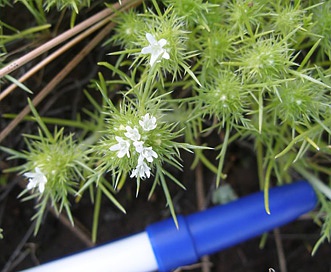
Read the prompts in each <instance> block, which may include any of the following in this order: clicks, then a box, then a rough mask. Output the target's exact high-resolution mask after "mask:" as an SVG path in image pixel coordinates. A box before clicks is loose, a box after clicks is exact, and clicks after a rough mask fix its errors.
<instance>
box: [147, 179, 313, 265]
mask: <svg viewBox="0 0 331 272" xmlns="http://www.w3.org/2000/svg"><path fill="white" fill-rule="evenodd" d="M316 203H317V197H316V194H315V192H314V190H313V188H312V186H311V185H310V184H309V183H307V182H305V181H300V182H295V183H293V184H290V185H284V186H279V187H275V188H272V189H270V190H269V207H270V214H268V213H267V212H266V210H265V205H264V194H263V192H258V193H255V194H252V195H249V196H246V197H243V198H240V199H239V200H237V201H233V202H230V203H228V204H226V205H220V206H215V207H213V208H210V209H208V210H205V211H201V212H198V213H195V214H192V215H188V216H186V217H184V216H178V225H179V228H178V229H177V228H176V227H175V224H174V222H173V220H172V219H169V220H165V221H161V222H158V223H155V224H152V225H150V226H149V227H148V228H147V229H146V231H147V233H148V235H149V239H150V241H151V244H152V248H153V250H154V254H155V257H156V260H157V263H158V267H159V270H160V271H169V270H171V269H174V268H176V267H178V266H182V265H187V264H191V263H194V262H196V261H197V260H198V259H199V258H200V257H202V256H204V255H208V254H212V253H215V252H217V251H220V250H222V249H225V248H228V247H231V246H233V245H236V244H238V243H240V242H243V241H245V240H248V239H249V238H253V237H256V236H258V235H260V234H263V233H264V232H267V231H269V230H272V229H273V228H276V227H279V226H282V225H284V224H286V223H288V222H291V221H292V220H294V219H296V218H298V217H299V216H300V215H302V214H304V213H307V212H309V211H311V210H312V209H313V208H314V207H315V206H316Z"/></svg>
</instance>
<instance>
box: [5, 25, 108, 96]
mask: <svg viewBox="0 0 331 272" xmlns="http://www.w3.org/2000/svg"><path fill="white" fill-rule="evenodd" d="M108 21H109V19H104V20H102V21H101V22H99V23H97V24H95V25H94V26H92V27H90V28H89V29H87V30H86V31H84V32H83V33H82V34H80V35H78V36H77V37H76V38H74V39H73V40H71V41H70V42H68V43H66V44H65V45H64V46H62V47H61V48H59V49H58V50H56V51H55V52H54V53H52V54H51V55H49V56H48V57H47V58H45V59H43V60H42V61H41V62H40V63H38V64H37V65H36V66H34V67H33V68H32V69H30V70H29V71H28V72H27V73H25V74H24V75H23V76H22V77H20V78H19V79H18V81H19V82H24V81H25V80H27V79H28V78H29V77H31V76H32V75H33V74H35V73H36V72H38V71H39V70H40V69H42V68H43V67H45V66H46V65H47V64H49V63H50V62H51V61H53V60H54V59H56V58H57V57H58V56H60V55H61V54H63V53H64V52H66V51H67V50H69V49H70V48H71V47H73V46H74V45H76V44H77V43H79V42H80V41H81V40H83V39H84V38H86V37H88V36H89V35H91V34H92V33H93V32H95V31H96V30H98V29H99V28H101V27H102V26H104V25H105V24H106V23H107V22H108ZM16 88H17V85H16V84H15V83H13V84H11V85H10V86H9V87H8V88H6V89H5V90H4V91H3V92H2V93H1V94H0V101H1V100H2V99H4V98H5V97H6V96H7V95H8V94H10V93H11V92H12V91H13V90H15V89H16Z"/></svg>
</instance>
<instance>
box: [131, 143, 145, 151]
mask: <svg viewBox="0 0 331 272" xmlns="http://www.w3.org/2000/svg"><path fill="white" fill-rule="evenodd" d="M133 145H134V146H135V148H136V151H137V152H138V153H141V151H142V150H143V148H144V141H136V142H133Z"/></svg>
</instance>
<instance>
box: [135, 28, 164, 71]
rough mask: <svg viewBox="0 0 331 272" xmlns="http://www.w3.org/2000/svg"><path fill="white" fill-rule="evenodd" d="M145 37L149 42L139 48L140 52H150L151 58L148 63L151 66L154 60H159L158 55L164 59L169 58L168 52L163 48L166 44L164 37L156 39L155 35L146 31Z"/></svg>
mask: <svg viewBox="0 0 331 272" xmlns="http://www.w3.org/2000/svg"><path fill="white" fill-rule="evenodd" d="M146 39H147V40H148V42H149V46H146V47H144V48H143V49H142V50H141V53H142V54H151V59H150V61H149V64H150V65H151V66H153V65H154V63H155V62H160V60H158V58H159V57H160V56H161V57H162V58H164V59H169V58H170V56H169V54H168V52H167V51H166V50H165V49H164V48H163V46H165V45H166V44H167V40H166V39H161V40H159V41H157V40H156V39H155V37H154V36H153V35H152V34H150V33H146Z"/></svg>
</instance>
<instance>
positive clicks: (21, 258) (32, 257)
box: [0, 8, 331, 272]
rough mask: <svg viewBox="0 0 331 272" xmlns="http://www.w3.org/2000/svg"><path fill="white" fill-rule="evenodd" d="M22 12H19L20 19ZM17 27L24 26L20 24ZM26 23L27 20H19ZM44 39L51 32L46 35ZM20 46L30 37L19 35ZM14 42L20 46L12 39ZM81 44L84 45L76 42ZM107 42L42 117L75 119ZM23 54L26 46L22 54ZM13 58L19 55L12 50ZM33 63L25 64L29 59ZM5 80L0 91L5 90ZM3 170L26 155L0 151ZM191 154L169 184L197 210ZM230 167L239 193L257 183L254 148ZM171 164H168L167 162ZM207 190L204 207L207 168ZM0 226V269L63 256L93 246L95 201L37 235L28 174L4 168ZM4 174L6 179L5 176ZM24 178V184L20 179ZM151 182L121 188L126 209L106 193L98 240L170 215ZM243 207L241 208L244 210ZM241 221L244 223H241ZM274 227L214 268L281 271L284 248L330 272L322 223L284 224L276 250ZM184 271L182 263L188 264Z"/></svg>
mask: <svg viewBox="0 0 331 272" xmlns="http://www.w3.org/2000/svg"><path fill="white" fill-rule="evenodd" d="M3 14H6V18H5V19H8V20H4V21H5V22H7V23H13V19H11V20H10V18H17V16H18V14H20V21H21V22H20V24H25V25H29V22H30V21H29V20H31V18H30V17H29V15H28V14H25V15H24V14H22V13H21V10H20V9H18V8H15V9H10V8H8V9H6V13H3ZM21 18H22V19H21ZM17 27H19V28H20V26H17ZM21 28H24V27H21ZM46 39H47V37H46ZM21 43H22V44H21V45H25V44H27V41H21ZM11 47H12V48H17V47H19V45H18V44H12V45H11ZM78 49H79V48H78ZM78 49H77V51H78ZM107 50H108V49H107V48H104V47H101V46H100V47H98V48H97V49H96V50H94V51H93V52H92V54H90V55H89V57H88V58H86V59H85V60H84V61H83V62H82V63H81V64H80V65H79V67H78V68H76V69H75V70H74V71H73V72H72V73H71V74H70V76H69V77H67V78H66V79H65V80H64V81H63V82H62V83H61V84H60V86H58V87H57V88H56V89H55V90H53V92H52V94H51V95H50V96H48V97H47V98H46V100H45V101H44V102H43V103H42V104H41V105H40V106H38V111H39V112H40V114H41V115H42V116H52V117H60V118H72V117H73V116H75V115H76V114H77V113H78V112H80V109H81V108H82V107H83V106H85V107H88V105H87V104H86V102H87V101H86V99H85V98H84V95H83V94H82V90H83V88H87V84H88V81H89V79H91V78H93V77H96V73H97V72H98V71H99V68H98V67H97V66H96V65H95V63H97V61H98V60H100V59H101V58H102V59H103V60H108V61H109V59H107V58H108V57H107V56H105V54H106V53H107ZM22 53H24V50H23V49H22V51H21V52H20V54H22ZM75 53H76V52H73V51H71V52H69V53H68V54H66V55H65V56H64V57H61V58H59V59H58V60H56V61H55V62H53V63H52V64H51V65H49V66H48V67H47V68H46V69H45V70H43V71H42V72H41V73H39V74H37V75H36V76H35V77H34V78H33V79H30V80H29V82H28V85H29V87H30V88H31V89H33V90H36V92H38V90H40V89H41V88H42V87H43V86H44V85H45V84H46V83H47V82H48V81H49V79H51V78H52V76H54V74H55V73H56V72H57V71H58V70H59V69H60V68H59V67H63V65H64V64H65V63H66V60H67V59H70V58H72V55H74V54H75ZM14 57H16V56H14ZM31 65H34V64H33V63H32V64H28V65H27V67H28V66H31ZM25 69H27V68H26V67H25V68H24V69H21V70H19V71H17V72H15V73H14V74H13V76H16V77H17V76H20V75H21V74H22V73H23V72H24V70H25ZM4 88H5V86H2V87H1V89H0V90H3V89H4ZM26 98H27V94H26V93H24V92H23V91H20V90H15V91H14V92H13V93H12V94H11V95H10V96H8V97H7V98H5V99H4V100H3V101H1V102H0V103H1V106H0V111H1V114H2V113H18V112H19V111H20V110H21V109H22V107H24V106H25V105H26ZM9 122H10V120H9V119H4V118H2V117H1V119H0V126H1V130H2V129H4V128H5V127H6V125H8V123H9ZM36 128H37V126H36V124H35V123H33V122H23V123H21V124H20V125H19V126H18V127H17V128H16V129H15V130H14V131H13V132H12V133H11V134H10V135H9V136H8V137H7V138H6V139H5V140H4V141H3V142H2V143H1V145H2V146H6V147H10V148H14V149H19V150H21V149H24V142H23V140H22V134H23V133H30V132H32V131H36ZM210 137H211V139H210V141H211V142H212V141H214V140H216V141H218V137H219V136H218V135H211V136H210ZM0 158H1V161H0V170H1V171H3V170H4V169H6V168H8V167H12V166H15V165H17V164H19V163H21V162H18V161H7V160H6V158H7V154H4V153H1V154H0ZM192 160H193V157H192V155H190V154H187V153H183V164H184V171H183V172H174V175H176V177H177V178H178V179H179V180H180V181H182V182H183V184H184V185H185V186H186V188H187V190H186V191H184V190H180V189H179V188H178V187H176V186H175V185H170V190H171V193H172V196H173V199H174V203H175V207H176V210H177V213H181V214H189V213H192V212H195V211H197V210H198V207H197V206H198V205H197V192H196V173H195V171H193V170H191V169H190V166H191V163H192ZM225 169H226V172H227V174H228V179H227V181H226V182H227V183H229V184H231V186H232V187H233V188H234V190H235V191H236V193H237V194H238V195H239V196H244V195H247V194H249V193H252V192H255V191H257V190H258V179H257V170H256V166H255V154H254V151H253V150H252V149H251V148H249V147H247V146H246V145H243V144H242V143H236V144H234V145H232V146H231V147H230V149H229V152H228V159H227V162H226V164H225ZM170 170H171V169H170ZM203 171H204V175H203V176H204V184H203V185H204V191H205V192H204V193H203V195H204V196H205V202H206V206H211V205H212V204H211V202H210V192H211V191H212V189H213V188H214V187H215V184H214V177H213V176H212V175H211V174H210V173H209V172H208V171H207V170H204V169H203ZM0 179H1V182H0V227H1V228H3V230H4V231H3V236H4V238H3V239H2V240H0V268H1V269H2V270H1V271H3V272H5V271H19V270H22V269H25V268H29V267H32V266H35V265H38V264H39V263H44V262H47V261H50V260H54V259H57V258H61V257H63V256H65V255H67V254H71V253H74V252H77V251H80V250H83V249H86V248H88V247H89V245H88V243H87V242H86V241H85V240H84V239H82V238H81V237H79V236H78V235H77V231H78V232H79V233H87V235H88V234H89V231H90V230H91V225H92V219H93V205H92V204H91V202H90V200H89V197H88V196H87V195H86V196H84V197H83V198H82V200H81V201H80V202H79V203H77V204H76V203H74V202H73V203H72V211H73V215H74V217H75V219H76V220H77V222H78V225H79V228H72V227H70V226H66V225H65V224H64V222H63V221H61V220H59V219H58V218H57V217H56V216H54V215H53V214H52V213H51V212H48V214H47V216H45V219H44V222H43V224H42V226H41V229H40V231H39V233H38V235H37V236H34V235H33V229H34V228H33V222H31V220H30V218H31V217H32V216H33V214H34V212H35V211H34V203H33V201H29V202H21V201H20V200H19V199H18V198H17V196H18V194H19V193H20V192H21V191H22V186H24V184H23V182H24V181H23V179H22V177H21V176H16V175H15V174H5V173H3V172H2V173H0ZM3 181H4V182H3ZM22 184H23V185H22ZM150 186H151V184H150V183H148V182H146V183H143V184H142V186H141V191H140V194H139V197H138V198H136V197H135V190H136V187H135V184H134V183H133V182H128V183H127V185H126V187H125V188H124V189H123V190H122V191H121V192H120V193H119V194H118V200H119V201H120V202H121V203H122V204H123V206H124V207H125V209H126V210H127V214H126V215H124V214H122V213H121V212H120V211H119V210H117V209H116V208H115V207H114V206H113V205H112V204H111V203H110V202H109V201H108V200H107V199H105V198H104V199H103V205H102V209H101V214H100V220H99V231H98V241H97V244H103V243H106V242H109V241H112V240H114V239H118V238H120V237H123V236H126V235H130V234H133V233H137V232H140V231H142V230H144V228H145V227H146V226H147V225H149V224H150V223H152V222H156V221H158V220H161V219H164V218H168V217H169V216H170V214H169V211H168V209H167V208H166V207H165V199H164V196H163V192H162V190H161V188H159V189H157V190H156V192H155V194H154V195H153V196H152V198H151V199H150V200H149V201H148V200H147V196H148V192H149V190H150ZM243 212H244V211H243ZM243 227H244V226H243ZM275 233H277V232H270V233H269V234H268V236H267V238H266V243H265V245H264V247H263V248H260V247H259V244H260V241H261V237H258V238H254V239H252V240H250V241H247V242H245V243H243V244H240V245H237V246H235V247H232V248H230V249H227V250H224V251H222V252H219V253H216V254H214V255H212V256H210V265H211V266H210V270H209V271H215V272H218V271H219V272H230V271H231V272H240V271H242V272H250V271H252V272H253V271H254V272H257V271H259V272H262V271H265V272H268V271H272V270H271V269H274V270H275V271H277V272H278V271H281V270H280V264H279V263H280V262H279V258H280V257H279V256H280V255H279V254H280V252H282V253H283V254H284V257H285V258H284V261H285V262H286V265H287V271H290V272H291V271H293V272H299V271H300V272H311V271H316V272H330V271H331V247H330V244H327V243H325V244H323V245H322V246H321V247H320V248H319V250H318V251H317V253H316V255H315V256H314V257H312V256H311V251H312V248H313V246H314V244H315V243H316V241H317V240H318V238H319V233H320V228H319V227H318V226H317V225H316V224H315V223H314V222H312V220H311V219H299V220H297V221H295V222H292V223H290V224H288V225H287V226H284V227H281V228H280V229H279V233H280V234H279V241H281V242H282V246H283V247H282V249H280V250H277V247H276V238H277V235H275ZM183 270H184V269H183ZM185 270H186V271H202V268H201V266H200V265H199V264H197V265H196V266H192V267H186V268H185Z"/></svg>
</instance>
